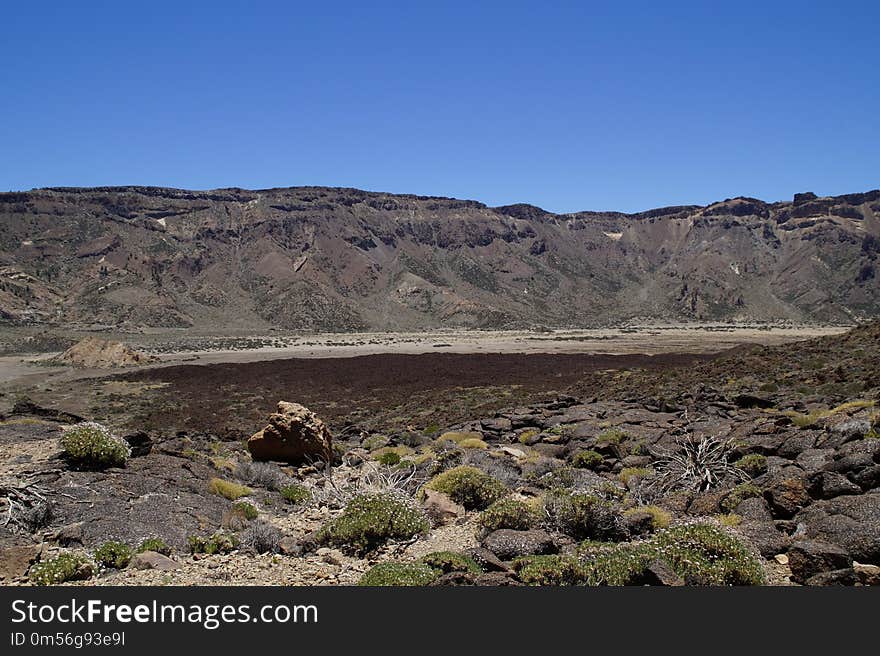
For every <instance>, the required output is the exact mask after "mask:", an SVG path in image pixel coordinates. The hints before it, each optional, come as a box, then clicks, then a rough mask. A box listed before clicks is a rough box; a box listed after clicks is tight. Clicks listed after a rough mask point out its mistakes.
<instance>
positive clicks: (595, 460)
mask: <svg viewBox="0 0 880 656" xmlns="http://www.w3.org/2000/svg"><path fill="white" fill-rule="evenodd" d="M603 462H605V458H603V457H602V454H601V453H598V452H597V451H593V450H592V449H591V450H588V451H578V452H577V453H576V454H575V455H574V457H573V458H572V459H571V464H572V465H574V466H575V467H577V468H578V469H596V467H598V466H599V465H601V464H602V463H603Z"/></svg>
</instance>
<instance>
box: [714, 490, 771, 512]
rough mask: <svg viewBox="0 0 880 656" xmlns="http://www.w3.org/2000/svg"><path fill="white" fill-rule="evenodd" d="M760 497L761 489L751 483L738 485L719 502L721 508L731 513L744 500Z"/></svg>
mask: <svg viewBox="0 0 880 656" xmlns="http://www.w3.org/2000/svg"><path fill="white" fill-rule="evenodd" d="M760 496H762V493H761V488H759V487H757V486H756V485H752V484H751V483H740V484H739V485H737V486H736V487H735V488H733V489H732V490H731V491H730V494H728V495H727V496H726V497H724V499H723V500H722V501H721V507H722V508H724V510H726V511H727V512H733V511H734V510H736V507H737V506H738V505H739V504H741V503H742V502H743V501H745V500H746V499H752V498H755V497H760Z"/></svg>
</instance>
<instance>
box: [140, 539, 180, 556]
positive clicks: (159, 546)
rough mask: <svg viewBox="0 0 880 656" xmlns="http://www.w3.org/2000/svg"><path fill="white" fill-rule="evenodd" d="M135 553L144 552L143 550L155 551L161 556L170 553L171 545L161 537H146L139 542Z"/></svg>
mask: <svg viewBox="0 0 880 656" xmlns="http://www.w3.org/2000/svg"><path fill="white" fill-rule="evenodd" d="M135 551H136V553H144V552H145V551H155V552H156V553H160V554H162V555H163V556H170V555H171V547H169V546H168V545H167V544H166V542H165V540H162V539H161V538H147V539H146V540H144V541H143V542H141V544H140V546H139V547H138V548H137V549H136V550H135Z"/></svg>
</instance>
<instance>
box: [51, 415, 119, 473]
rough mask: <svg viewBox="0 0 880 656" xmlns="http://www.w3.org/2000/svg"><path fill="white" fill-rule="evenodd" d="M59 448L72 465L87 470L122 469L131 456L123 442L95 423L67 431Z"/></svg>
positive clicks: (83, 424)
mask: <svg viewBox="0 0 880 656" xmlns="http://www.w3.org/2000/svg"><path fill="white" fill-rule="evenodd" d="M61 448H62V449H63V450H64V455H65V457H66V458H67V459H68V460H69V461H70V462H71V463H72V464H74V465H76V466H78V467H83V468H88V469H105V468H107V467H122V466H124V465H125V463H126V461H127V460H128V457H129V455H130V454H131V451H130V449H129V448H128V445H127V444H126V443H125V441H124V440H122V439H121V438H119V437H116V436H115V435H113V434H112V433H111V432H110V430H109V429H108V428H107V427H106V426H103V425H101V424H98V423H95V422H86V423H82V424H77V425H76V426H73V427H72V428H69V429H67V430H66V431H65V432H64V435H63V436H62V437H61Z"/></svg>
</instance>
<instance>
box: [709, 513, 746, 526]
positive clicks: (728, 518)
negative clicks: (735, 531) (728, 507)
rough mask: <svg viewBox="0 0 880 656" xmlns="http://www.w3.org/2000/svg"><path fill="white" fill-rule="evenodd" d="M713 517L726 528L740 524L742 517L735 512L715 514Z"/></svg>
mask: <svg viewBox="0 0 880 656" xmlns="http://www.w3.org/2000/svg"><path fill="white" fill-rule="evenodd" d="M715 519H717V520H718V523H719V524H721V525H722V526H726V527H728V528H733V527H735V526H739V525H740V524H742V521H743V518H742V517H741V516H739V515H737V514H736V513H727V514H725V515H715Z"/></svg>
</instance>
